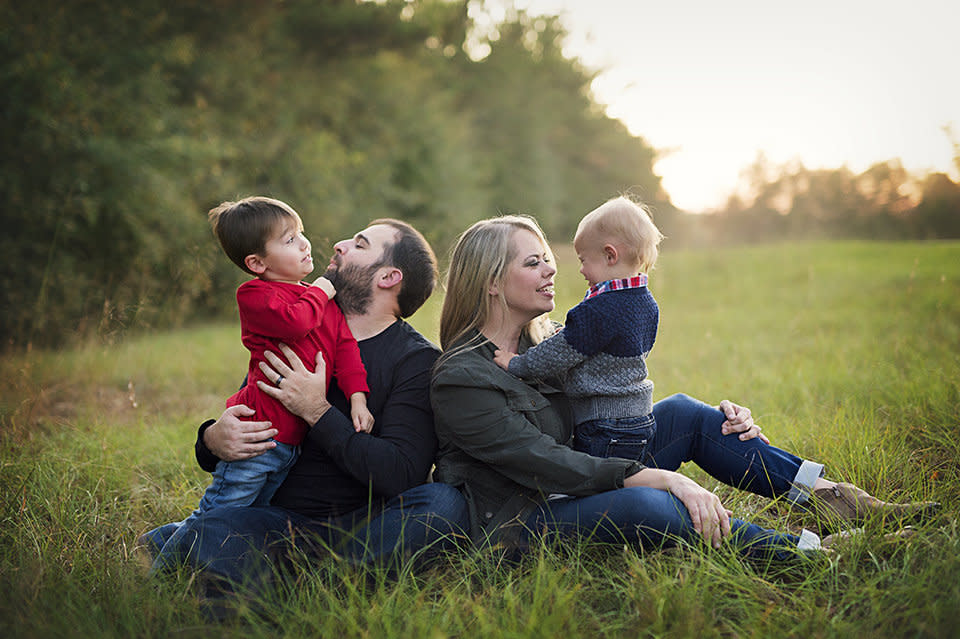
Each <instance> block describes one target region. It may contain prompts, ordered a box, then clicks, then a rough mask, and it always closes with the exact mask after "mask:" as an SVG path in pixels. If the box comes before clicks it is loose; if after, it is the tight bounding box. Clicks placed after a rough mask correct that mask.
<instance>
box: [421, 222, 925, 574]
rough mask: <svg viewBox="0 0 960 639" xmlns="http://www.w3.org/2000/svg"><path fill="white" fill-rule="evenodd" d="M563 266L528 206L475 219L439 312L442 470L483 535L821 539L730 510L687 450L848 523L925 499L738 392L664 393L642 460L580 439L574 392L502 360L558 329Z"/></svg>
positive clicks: (510, 542) (739, 481) (723, 474)
mask: <svg viewBox="0 0 960 639" xmlns="http://www.w3.org/2000/svg"><path fill="white" fill-rule="evenodd" d="M555 273H556V269H555V267H554V264H553V256H552V254H551V252H550V247H549V245H548V244H547V242H546V239H545V238H544V236H543V233H542V231H541V230H540V228H539V227H538V226H537V224H536V222H535V221H534V220H533V219H532V218H529V217H525V216H504V217H497V218H491V219H487V220H483V221H481V222H477V223H476V224H474V225H473V226H471V227H470V228H469V229H468V230H467V231H465V232H464V233H463V234H462V235H461V236H460V238H459V240H458V241H457V243H456V246H455V247H454V250H453V254H452V257H451V264H450V270H449V274H448V277H447V290H446V297H445V300H444V305H443V310H442V314H441V320H440V342H441V347H442V348H443V351H444V352H443V354H442V355H441V357H440V360H439V361H438V363H437V366H436V368H435V371H434V376H433V382H432V385H431V402H432V405H433V411H434V418H435V422H436V428H437V436H438V439H439V444H440V449H439V453H438V460H437V466H436V472H435V474H434V477H435V479H436V480H438V481H441V482H446V483H448V484H451V485H453V486H455V487H457V488H458V489H459V490H460V491H461V492H462V493H463V495H464V497H465V498H466V500H467V502H468V504H469V507H470V515H471V535H472V536H473V538H474V540H475V541H477V542H481V543H482V542H494V543H503V544H504V545H507V546H514V547H520V548H522V547H523V546H525V545H526V544H527V543H528V542H529V541H530V539H531V536H533V535H534V534H543V533H554V534H561V535H578V534H582V535H584V536H591V537H592V538H593V539H595V540H598V541H613V542H620V543H623V542H624V541H627V542H630V543H636V544H641V545H647V546H660V545H663V544H665V543H672V542H673V541H675V540H677V539H687V540H692V539H696V538H698V537H699V538H702V539H703V540H704V541H705V542H707V543H709V544H711V545H712V546H715V547H718V546H720V544H721V542H722V541H723V540H725V539H729V540H732V541H733V542H734V543H735V544H736V545H737V546H738V547H739V548H742V549H743V550H744V552H747V553H762V554H768V555H771V554H772V555H775V556H794V555H795V554H796V552H797V549H799V550H801V551H803V550H807V549H816V548H819V547H820V539H819V537H818V536H817V535H816V534H814V533H812V532H810V531H803V533H802V534H801V535H799V536H798V535H791V534H783V533H778V532H775V531H772V530H767V529H764V528H761V527H759V526H756V525H754V524H751V523H748V522H745V521H741V520H739V519H735V518H732V517H731V516H730V515H731V513H730V512H729V511H728V510H727V509H726V508H724V506H723V504H722V503H721V502H720V499H719V498H718V497H717V496H716V495H715V494H713V493H712V492H710V491H709V490H706V489H705V488H703V487H701V486H700V485H699V484H697V483H696V482H695V481H693V480H692V479H690V478H688V477H686V476H684V475H681V474H679V473H677V472H675V471H676V469H677V468H679V466H680V464H681V463H683V462H684V461H693V462H695V463H697V464H698V465H699V466H700V467H701V468H703V469H704V470H706V471H707V472H708V473H710V474H711V475H712V476H714V477H715V478H717V479H718V480H720V481H724V482H726V483H728V484H730V485H734V486H737V487H740V488H743V489H746V490H750V491H752V492H755V493H758V494H761V495H764V496H767V497H775V496H779V495H785V496H786V497H787V498H788V499H790V500H791V501H792V502H794V503H797V504H808V505H810V504H811V503H813V502H815V503H816V504H818V505H822V506H823V507H824V508H826V509H828V510H830V512H832V513H833V514H835V515H838V516H839V517H840V518H842V519H843V520H844V521H845V522H848V523H858V522H859V521H861V520H863V519H864V518H865V517H867V516H868V515H870V514H871V513H874V512H877V511H884V512H892V513H894V514H896V515H905V514H909V513H912V512H914V511H915V510H917V509H920V508H923V506H924V505H923V504H917V505H898V504H886V503H884V502H880V501H879V500H876V499H874V498H873V497H870V496H869V495H867V494H866V493H864V492H863V491H860V490H859V489H857V488H856V487H854V486H852V485H850V484H835V483H834V482H830V481H828V480H826V479H824V478H823V477H821V475H822V474H823V466H822V465H820V464H817V463H815V462H811V461H807V460H802V459H800V458H798V457H796V456H794V455H791V454H790V453H788V452H786V451H783V450H780V449H778V448H775V447H773V446H770V445H769V444H768V443H766V441H764V439H763V438H761V437H759V436H758V435H759V433H760V429H759V427H758V426H756V425H755V424H754V423H753V420H752V418H751V417H750V413H749V411H748V410H747V409H744V408H741V407H739V406H736V405H735V404H731V403H729V402H724V403H723V404H722V406H721V409H718V408H715V407H711V406H708V405H707V404H704V403H703V402H700V401H698V400H695V399H692V398H690V397H687V396H685V395H674V396H672V397H669V398H667V399H664V400H662V401H660V402H657V403H656V404H655V405H654V406H653V415H654V417H655V420H656V424H657V429H656V432H655V434H654V435H653V437H651V438H650V440H649V442H648V444H647V446H646V448H645V450H643V451H642V453H641V455H640V457H639V461H637V460H630V459H623V458H617V457H606V458H603V457H594V456H592V455H589V454H587V453H584V452H580V451H576V450H574V449H573V448H571V447H570V440H571V435H572V431H573V423H572V414H571V411H570V407H569V402H568V400H567V398H566V397H565V396H564V395H563V394H562V393H561V392H560V391H558V390H556V388H555V387H554V386H553V385H548V384H544V383H539V382H524V381H522V380H520V379H518V378H516V377H514V376H512V375H510V374H509V373H508V372H506V371H504V370H503V369H501V368H500V367H498V366H497V364H496V363H494V353H495V351H496V350H501V351H510V352H514V353H523V352H524V351H525V350H526V349H527V348H529V347H530V346H532V345H534V344H537V343H539V342H540V341H542V340H543V339H545V338H546V337H548V336H549V335H551V334H553V333H554V332H556V330H557V327H556V326H555V325H553V324H551V322H550V321H549V320H548V318H547V313H548V312H550V311H552V310H553V308H554V292H553V278H554V274H555ZM724 432H727V433H728V434H724Z"/></svg>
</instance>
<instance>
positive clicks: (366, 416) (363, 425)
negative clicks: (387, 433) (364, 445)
mask: <svg viewBox="0 0 960 639" xmlns="http://www.w3.org/2000/svg"><path fill="white" fill-rule="evenodd" d="M350 418H351V419H352V420H353V429H354V430H355V431H357V432H358V433H369V432H370V431H371V430H373V415H372V414H371V413H370V409H369V408H367V394H366V393H354V394H353V395H351V396H350Z"/></svg>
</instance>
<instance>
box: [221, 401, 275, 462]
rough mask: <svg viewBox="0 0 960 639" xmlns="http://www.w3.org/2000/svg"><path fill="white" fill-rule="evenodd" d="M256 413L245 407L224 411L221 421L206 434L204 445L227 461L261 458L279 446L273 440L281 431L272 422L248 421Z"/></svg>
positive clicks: (238, 406)
mask: <svg viewBox="0 0 960 639" xmlns="http://www.w3.org/2000/svg"><path fill="white" fill-rule="evenodd" d="M253 414H254V410H253V409H252V408H250V407H248V406H244V405H243V404H238V405H236V406H231V407H230V408H228V409H227V410H225V411H223V414H222V415H220V419H218V420H217V421H215V422H214V423H213V424H211V425H210V427H209V428H207V429H206V430H205V431H203V443H204V445H206V447H207V448H208V449H210V452H211V453H213V454H214V455H216V456H217V457H219V458H220V459H222V460H223V461H228V462H231V461H239V460H241V459H250V458H251V457H256V456H257V455H261V454H263V453H265V452H267V451H268V450H270V449H271V448H275V447H276V445H277V444H276V442H274V441H272V440H271V439H270V438H271V437H273V436H274V435H276V434H277V429H276V428H272V427H271V426H270V422H252V421H244V419H243V418H244V417H252V416H253Z"/></svg>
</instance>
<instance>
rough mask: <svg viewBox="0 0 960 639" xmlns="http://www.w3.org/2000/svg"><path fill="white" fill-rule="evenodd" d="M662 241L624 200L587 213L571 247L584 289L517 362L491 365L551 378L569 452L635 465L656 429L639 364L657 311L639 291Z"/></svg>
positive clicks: (513, 358) (500, 358)
mask: <svg viewBox="0 0 960 639" xmlns="http://www.w3.org/2000/svg"><path fill="white" fill-rule="evenodd" d="M662 239H663V235H662V234H661V233H660V231H659V230H658V229H657V227H656V226H655V225H654V223H653V220H652V219H651V218H650V215H649V213H647V211H646V209H644V208H643V207H642V206H640V205H639V204H637V203H635V202H633V201H631V200H630V199H628V198H625V197H618V198H615V199H612V200H609V201H607V202H606V203H604V204H603V205H601V206H600V207H598V208H596V209H594V210H593V211H591V212H590V213H588V214H587V215H586V216H585V217H584V218H583V219H582V220H581V221H580V224H579V226H578V227H577V233H576V235H575V236H574V239H573V246H574V249H575V250H576V251H577V256H578V257H579V258H580V273H581V274H582V275H583V276H584V278H586V280H587V282H588V283H589V285H590V288H589V289H588V290H587V293H586V295H585V296H584V298H583V301H582V302H580V303H579V304H577V305H576V306H574V307H573V308H572V309H570V311H569V312H568V313H567V318H566V323H565V325H564V327H563V329H562V330H560V331H559V332H558V333H557V334H556V335H554V336H552V337H550V338H548V339H546V340H544V341H543V342H541V343H540V344H538V345H536V346H534V347H532V348H530V349H528V350H527V351H526V352H525V353H524V354H523V355H516V354H514V353H509V352H505V351H497V352H496V357H495V361H496V363H497V364H499V365H500V366H501V367H503V368H505V369H506V370H508V371H510V372H511V373H513V374H514V375H517V376H518V377H521V378H523V379H544V378H548V377H559V378H560V379H561V380H562V381H563V384H564V387H563V388H564V392H565V393H566V395H567V397H568V398H569V399H570V400H571V406H572V408H573V416H574V420H575V423H576V429H575V438H574V448H576V449H577V450H580V451H583V452H585V453H589V454H591V455H594V456H597V457H625V458H628V459H640V457H641V456H642V455H643V453H644V450H645V448H646V446H647V442H649V441H650V439H651V438H652V437H653V434H654V432H655V430H656V423H655V421H654V419H653V414H652V413H651V411H652V408H653V382H652V381H650V380H649V379H647V366H646V361H645V360H646V358H647V355H648V354H649V353H650V350H651V349H652V348H653V343H654V340H655V339H656V337H657V326H658V323H659V320H660V310H659V308H658V307H657V302H656V300H654V299H653V295H651V294H650V291H649V290H648V289H647V275H646V272H647V271H649V270H650V269H652V268H653V265H654V263H655V262H656V261H657V246H658V245H659V244H660V241H661V240H662Z"/></svg>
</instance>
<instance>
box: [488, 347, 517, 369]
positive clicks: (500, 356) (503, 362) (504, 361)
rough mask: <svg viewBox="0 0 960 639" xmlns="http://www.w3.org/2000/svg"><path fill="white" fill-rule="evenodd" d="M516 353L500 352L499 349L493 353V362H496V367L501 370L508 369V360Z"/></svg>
mask: <svg viewBox="0 0 960 639" xmlns="http://www.w3.org/2000/svg"><path fill="white" fill-rule="evenodd" d="M516 356H517V354H516V353H511V352H510V351H502V350H500V349H499V348H498V349H497V350H495V351H494V352H493V361H494V362H496V364H497V366H499V367H500V368H502V369H503V370H509V369H510V360H511V359H513V358H514V357H516Z"/></svg>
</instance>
